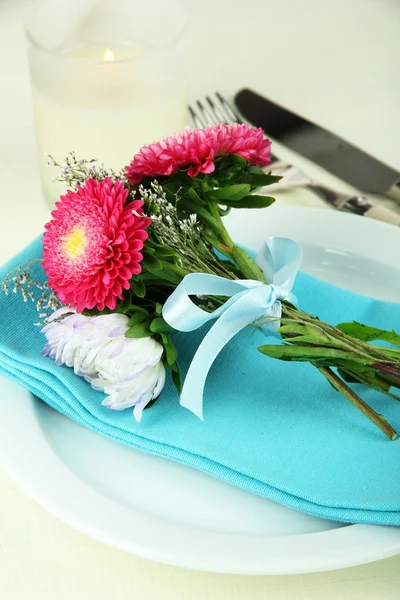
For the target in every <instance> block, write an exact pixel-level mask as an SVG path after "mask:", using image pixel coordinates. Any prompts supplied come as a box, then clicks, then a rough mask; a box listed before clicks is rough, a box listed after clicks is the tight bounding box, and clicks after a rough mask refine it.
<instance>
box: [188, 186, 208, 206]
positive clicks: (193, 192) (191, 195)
mask: <svg viewBox="0 0 400 600" xmlns="http://www.w3.org/2000/svg"><path fill="white" fill-rule="evenodd" d="M186 194H187V195H188V197H189V198H190V199H191V200H193V202H196V204H197V203H198V204H201V205H202V206H204V200H203V199H202V198H201V197H200V196H199V195H198V193H197V192H196V190H195V189H194V188H192V187H190V188H189V189H188V190H187V192H186Z"/></svg>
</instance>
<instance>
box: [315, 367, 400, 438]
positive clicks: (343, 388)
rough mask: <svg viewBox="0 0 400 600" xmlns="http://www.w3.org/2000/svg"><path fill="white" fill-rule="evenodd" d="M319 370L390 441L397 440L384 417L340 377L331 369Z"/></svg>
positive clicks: (321, 368)
mask: <svg viewBox="0 0 400 600" xmlns="http://www.w3.org/2000/svg"><path fill="white" fill-rule="evenodd" d="M314 366H315V367H317V369H318V370H319V371H320V373H322V375H324V377H326V379H327V380H328V381H329V383H331V384H332V385H333V387H334V388H335V389H336V390H337V391H338V392H340V393H341V394H343V396H345V397H346V398H347V399H348V400H350V402H351V403H352V404H353V405H354V406H355V407H356V408H358V409H359V410H360V411H361V412H362V413H363V414H364V415H365V416H366V417H368V419H370V420H371V421H372V422H373V423H374V424H375V425H376V426H377V427H379V429H380V430H381V431H382V432H383V433H384V434H385V435H386V436H387V437H388V438H389V439H390V440H395V439H396V438H397V431H396V430H395V429H393V427H392V426H391V425H390V424H389V423H388V422H387V421H386V419H385V417H384V416H383V415H380V414H379V413H377V412H375V411H374V410H373V409H372V408H371V407H370V406H368V404H367V403H366V402H364V400H362V399H361V398H360V397H359V396H357V394H355V393H354V392H353V390H351V389H350V388H349V387H348V386H347V385H346V384H345V382H344V381H342V379H340V377H338V376H337V375H336V374H335V373H334V372H333V371H332V370H331V369H330V368H329V367H318V365H314Z"/></svg>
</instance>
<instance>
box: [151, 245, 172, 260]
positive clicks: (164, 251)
mask: <svg viewBox="0 0 400 600" xmlns="http://www.w3.org/2000/svg"><path fill="white" fill-rule="evenodd" d="M154 250H155V254H156V257H157V258H169V257H170V256H175V255H176V251H175V250H173V249H172V248H170V247H169V246H159V245H157V246H155V248H154Z"/></svg>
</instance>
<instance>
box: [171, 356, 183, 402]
mask: <svg viewBox="0 0 400 600" xmlns="http://www.w3.org/2000/svg"><path fill="white" fill-rule="evenodd" d="M171 375H172V381H173V382H174V384H175V387H176V389H177V390H178V394H179V395H181V394H182V387H183V384H182V374H181V370H180V368H179V365H178V363H177V362H174V363H173V364H172V365H171Z"/></svg>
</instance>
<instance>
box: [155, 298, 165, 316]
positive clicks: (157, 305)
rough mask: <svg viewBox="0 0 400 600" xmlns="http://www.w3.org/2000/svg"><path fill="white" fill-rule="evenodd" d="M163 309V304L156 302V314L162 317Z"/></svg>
mask: <svg viewBox="0 0 400 600" xmlns="http://www.w3.org/2000/svg"><path fill="white" fill-rule="evenodd" d="M162 309H163V305H162V304H160V303H159V302H156V306H155V309H154V312H155V313H156V315H158V316H159V317H161V315H162Z"/></svg>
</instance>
